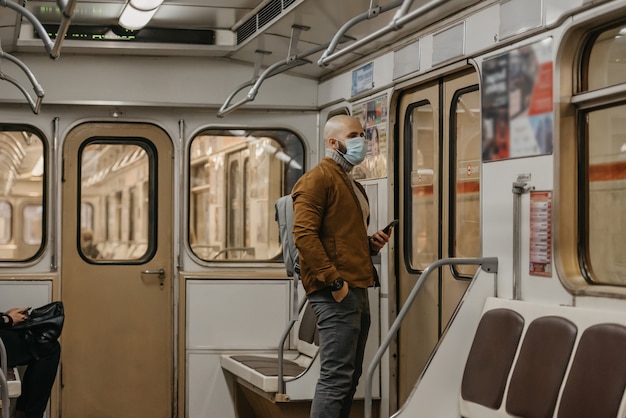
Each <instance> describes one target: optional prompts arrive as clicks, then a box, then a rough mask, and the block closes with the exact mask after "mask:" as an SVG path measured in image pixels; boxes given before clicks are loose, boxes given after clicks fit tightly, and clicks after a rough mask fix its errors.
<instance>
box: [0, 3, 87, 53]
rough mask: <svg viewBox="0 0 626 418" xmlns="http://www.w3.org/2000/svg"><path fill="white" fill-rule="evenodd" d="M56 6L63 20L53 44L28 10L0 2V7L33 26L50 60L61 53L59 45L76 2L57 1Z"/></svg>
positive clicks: (13, 4)
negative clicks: (13, 12)
mask: <svg viewBox="0 0 626 418" xmlns="http://www.w3.org/2000/svg"><path fill="white" fill-rule="evenodd" d="M56 3H57V6H59V9H61V13H62V14H63V18H62V20H61V23H60V25H59V30H58V32H57V37H56V39H55V41H54V42H52V41H51V40H50V36H48V32H47V31H46V29H45V28H44V27H43V25H42V24H41V22H40V21H39V19H37V17H35V15H33V14H32V13H31V12H30V11H29V10H28V9H26V8H25V7H24V6H22V5H20V4H17V3H15V2H12V1H10V0H0V6H4V7H8V8H9V9H13V10H15V11H16V12H18V13H20V14H21V15H22V16H24V17H25V18H26V19H28V21H29V22H30V23H31V24H32V25H33V27H34V28H35V30H36V31H37V34H38V35H39V37H40V38H41V41H42V42H43V46H44V48H45V49H46V51H47V52H48V54H49V55H50V58H52V59H57V58H59V53H60V51H61V45H62V44H63V40H64V39H65V34H66V33H67V30H68V29H69V27H70V21H71V19H72V14H73V13H74V7H75V6H76V0H69V1H66V0H57V1H56Z"/></svg>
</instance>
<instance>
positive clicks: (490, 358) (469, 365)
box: [461, 308, 524, 409]
mask: <svg viewBox="0 0 626 418" xmlns="http://www.w3.org/2000/svg"><path fill="white" fill-rule="evenodd" d="M523 329H524V318H523V317H522V316H521V315H520V314H518V313H517V312H515V311H513V310H511V309H504V308H497V309H492V310H489V311H487V312H485V313H484V314H483V316H482V317H481V319H480V322H479V324H478V328H477V330H476V334H475V336H474V341H473V342H472V346H471V348H470V352H469V355H468V357H467V362H466V363H465V371H464V373H463V380H462V383H461V397H462V398H463V399H464V400H466V401H468V402H474V403H477V404H479V405H483V406H486V407H487V408H491V409H499V408H500V405H501V404H502V399H503V397H504V389H505V388H506V382H507V378H508V376H509V371H510V369H511V365H512V364H513V359H514V358H515V354H516V353H517V345H518V343H519V340H520V336H521V335H522V330H523Z"/></svg>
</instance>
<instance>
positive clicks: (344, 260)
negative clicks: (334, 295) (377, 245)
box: [291, 157, 376, 295]
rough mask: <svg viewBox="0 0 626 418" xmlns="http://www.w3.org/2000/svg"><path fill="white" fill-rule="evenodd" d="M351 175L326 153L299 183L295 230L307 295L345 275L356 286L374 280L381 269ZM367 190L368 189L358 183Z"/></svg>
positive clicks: (295, 209) (296, 196)
mask: <svg viewBox="0 0 626 418" xmlns="http://www.w3.org/2000/svg"><path fill="white" fill-rule="evenodd" d="M351 181H352V180H351V179H350V178H349V177H348V175H347V174H346V173H345V172H344V171H343V169H342V168H341V167H340V166H339V165H338V164H337V163H336V162H335V161H333V160H332V159H331V158H328V157H326V158H324V159H323V160H322V161H321V162H320V163H319V164H318V165H317V166H316V167H314V168H313V169H312V170H310V171H308V172H307V173H305V174H304V175H303V176H302V177H301V178H300V179H299V180H298V182H297V183H296V185H295V186H294V188H293V190H292V192H291V196H292V198H293V201H294V224H293V233H294V239H295V243H296V247H297V248H298V254H299V257H300V276H301V279H302V284H303V285H304V289H305V290H306V293H307V295H308V294H310V293H312V292H314V291H316V290H319V289H322V288H324V287H326V286H328V285H330V284H331V283H332V282H333V281H334V280H335V279H338V278H342V279H343V280H345V281H346V282H348V284H349V285H350V286H351V287H360V288H365V287H369V286H373V285H374V282H375V277H376V270H375V269H374V266H373V264H372V259H371V256H372V255H374V253H373V252H372V250H371V248H370V243H369V237H368V235H367V229H366V228H365V225H364V224H363V213H362V211H361V206H360V204H359V200H358V198H357V196H356V195H355V192H354V188H353V187H352V186H351V184H350V182H351ZM357 185H358V187H359V189H361V191H362V192H363V195H364V196H365V190H364V189H363V187H362V186H361V185H360V184H358V183H357Z"/></svg>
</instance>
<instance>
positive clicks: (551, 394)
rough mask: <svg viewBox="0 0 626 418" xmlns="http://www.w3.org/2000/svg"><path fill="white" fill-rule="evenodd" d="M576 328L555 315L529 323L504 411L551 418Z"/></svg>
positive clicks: (523, 415)
mask: <svg viewBox="0 0 626 418" xmlns="http://www.w3.org/2000/svg"><path fill="white" fill-rule="evenodd" d="M577 333H578V329H577V328H576V325H574V324H573V323H572V322H571V321H569V320H567V319H565V318H562V317H559V316H546V317H542V318H537V319H535V320H534V321H533V322H531V323H530V325H529V326H528V329H527V330H526V334H525V335H524V341H522V348H521V349H520V354H519V356H518V358H517V361H516V362H515V369H514V370H513V375H512V376H511V382H510V383H509V391H508V394H507V396H506V410H507V412H508V413H510V414H511V415H515V416H519V417H524V418H552V416H553V415H554V408H555V407H556V400H557V398H558V396H559V390H560V389H561V385H562V382H563V376H565V372H566V370H567V365H568V364H569V359H570V356H571V354H572V350H573V349H574V342H575V341H576V335H577Z"/></svg>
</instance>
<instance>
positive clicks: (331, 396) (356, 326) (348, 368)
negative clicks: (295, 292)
mask: <svg viewBox="0 0 626 418" xmlns="http://www.w3.org/2000/svg"><path fill="white" fill-rule="evenodd" d="M308 299H309V303H310V304H311V307H312V308H313V310H314V311H315V314H316V315H317V326H318V328H319V334H320V352H319V355H320V364H321V371H320V378H319V380H318V381H317V386H316V387H315V397H314V398H313V404H312V405H311V418H348V417H349V416H350V409H351V408H352V398H353V397H354V393H355V392H356V387H357V385H358V383H359V378H360V377H361V373H362V372H363V353H364V352H365V343H366V342H367V335H368V333H369V328H370V321H371V320H370V307H369V300H368V296H367V289H357V288H350V291H349V293H348V295H347V296H346V298H345V299H344V300H342V301H341V302H336V301H335V300H334V299H333V296H332V294H331V291H330V289H322V290H319V291H317V292H313V293H312V294H310V295H309V296H308Z"/></svg>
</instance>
